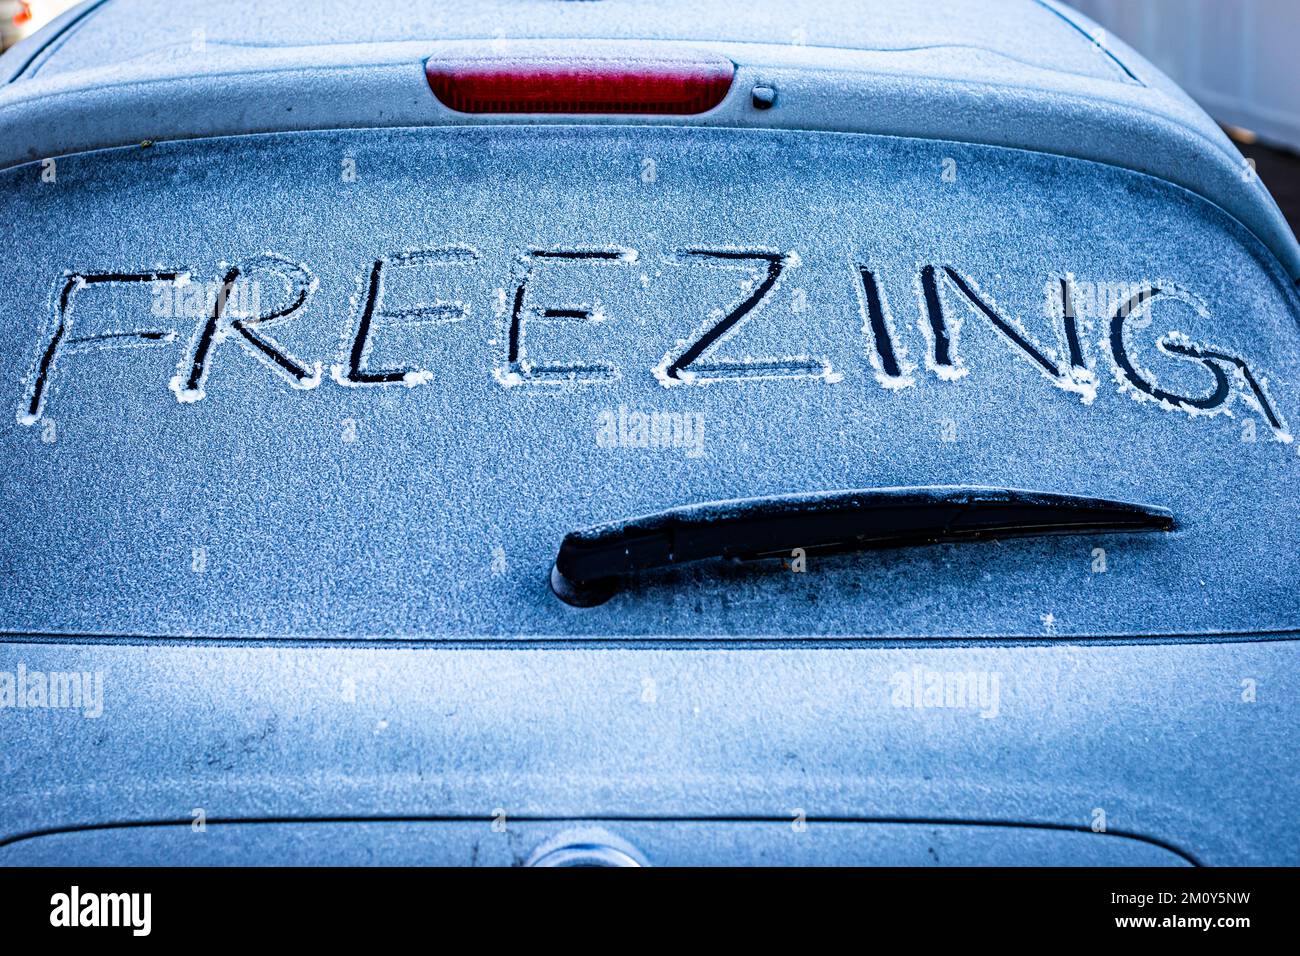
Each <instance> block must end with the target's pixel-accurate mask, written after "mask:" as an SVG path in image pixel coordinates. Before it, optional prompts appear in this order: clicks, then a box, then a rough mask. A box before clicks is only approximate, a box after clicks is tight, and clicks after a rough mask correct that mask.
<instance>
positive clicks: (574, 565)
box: [551, 486, 1174, 607]
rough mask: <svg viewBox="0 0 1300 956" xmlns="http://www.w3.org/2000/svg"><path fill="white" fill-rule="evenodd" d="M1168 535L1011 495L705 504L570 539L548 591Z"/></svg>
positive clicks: (1080, 506) (884, 492) (1111, 516)
mask: <svg viewBox="0 0 1300 956" xmlns="http://www.w3.org/2000/svg"><path fill="white" fill-rule="evenodd" d="M1173 526H1174V518H1173V515H1172V514H1171V513H1170V512H1169V511H1168V510H1166V509H1164V508H1158V507H1154V506H1151V505H1140V504H1131V503H1129V502H1125V501H1110V500H1106V499H1102V498H1080V497H1077V496H1075V495H1058V494H1051V493H1047V492H1041V491H1021V490H1017V489H1013V488H979V487H968V486H934V487H916V488H866V489H859V490H855V491H832V492H820V493H815V494H799V495H784V496H780V497H773V498H746V499H741V500H736V501H710V502H705V503H702V504H695V505H687V506H685V507H681V508H670V509H668V510H666V511H661V512H658V513H657V514H651V515H642V516H640V517H636V518H628V519H625V520H623V521H614V522H611V523H609V524H602V525H596V526H594V527H590V528H584V529H582V530H579V531H572V532H570V533H569V534H567V535H565V537H564V542H563V543H562V544H561V545H560V553H559V554H558V555H557V556H556V558H555V565H554V567H553V568H552V569H551V589H552V590H553V591H554V592H555V594H556V595H557V596H558V597H559V598H560V599H561V600H563V601H565V602H567V603H569V604H572V605H574V606H576V607H592V606H594V605H597V604H602V603H604V602H605V601H607V600H609V598H610V597H612V596H613V595H614V593H615V592H616V591H617V590H618V585H619V579H620V578H621V577H622V576H624V575H628V574H635V573H636V572H638V571H647V570H650V569H652V568H663V567H669V566H673V565H678V564H685V563H686V562H689V561H699V560H702V559H704V558H736V559H740V560H752V559H755V558H766V557H789V556H790V555H791V552H793V551H794V549H795V548H802V549H803V551H804V553H805V554H836V553H842V552H847V551H863V550H868V549H871V548H892V547H899V546H903V545H918V544H938V543H944V542H956V541H978V540H982V539H988V538H1006V537H1024V536H1030V535H1040V534H1081V533H1085V532H1087V533H1101V532H1118V531H1168V530H1170V529H1171V528H1172V527H1173Z"/></svg>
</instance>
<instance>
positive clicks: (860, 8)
mask: <svg viewBox="0 0 1300 956" xmlns="http://www.w3.org/2000/svg"><path fill="white" fill-rule="evenodd" d="M364 6H365V11H364V15H363V16H362V15H358V9H357V6H356V4H355V3H353V2H350V0H325V2H320V0H315V2H311V3H294V4H287V3H286V4H268V3H266V2H265V0H226V2H223V3H221V4H215V5H214V4H210V3H205V2H202V0H125V2H124V0H109V2H108V3H107V4H105V5H103V6H102V7H101V9H99V10H97V11H96V12H95V15H94V25H93V28H92V29H89V30H81V31H76V32H74V33H72V34H71V35H69V36H68V37H66V38H65V39H64V40H63V42H62V43H61V44H60V45H59V47H58V49H57V51H56V52H53V53H51V54H49V55H48V56H46V57H45V58H44V59H43V60H42V61H41V62H39V63H37V64H33V65H32V66H31V67H29V68H28V71H27V72H26V73H25V74H24V76H25V77H30V76H35V75H38V74H39V75H40V76H42V77H46V76H52V75H59V74H65V73H71V72H75V71H78V70H86V69H93V68H98V67H103V66H105V65H110V64H119V63H139V62H148V61H154V62H167V61H169V60H176V59H187V58H188V59H192V58H193V57H194V54H195V53H196V52H197V51H196V49H195V43H196V37H200V36H201V39H202V41H203V43H204V44H205V45H207V44H210V45H211V46H212V47H213V48H214V51H215V52H216V54H217V55H218V56H219V55H221V53H223V52H224V51H226V50H227V49H228V48H239V47H246V46H256V47H262V48H275V47H298V46H330V45H337V44H360V43H389V42H394V41H401V40H411V39H439V40H469V39H492V38H494V37H497V36H500V35H503V34H504V35H506V36H510V37H525V38H533V39H546V38H558V39H627V40H696V41H732V42H739V43H774V44H789V45H792V46H812V47H829V48H843V49H857V50H906V49H915V48H918V47H926V48H935V49H943V48H949V49H976V50H992V51H997V52H999V53H1001V54H1003V55H1005V56H1007V57H1009V58H1012V59H1015V60H1018V61H1020V62H1022V63H1024V64H1026V65H1030V66H1037V67H1042V68H1049V69H1053V70H1059V71H1061V72H1071V73H1076V74H1079V75H1085V76H1093V77H1097V78H1101V79H1107V78H1114V77H1116V76H1123V75H1124V73H1123V70H1122V68H1121V67H1117V66H1116V65H1115V64H1114V63H1113V62H1111V61H1110V60H1109V58H1108V57H1107V56H1106V55H1105V54H1104V52H1102V51H1101V50H1099V49H1098V48H1097V47H1096V45H1095V44H1094V43H1093V42H1092V41H1091V40H1090V39H1089V38H1088V37H1087V36H1085V35H1083V34H1079V33H1076V32H1075V31H1073V30H1072V29H1071V28H1070V27H1069V26H1068V25H1067V24H1066V22H1065V21H1063V20H1062V19H1060V18H1058V17H1057V16H1056V15H1055V14H1054V13H1052V12H1051V8H1050V7H1047V6H1046V5H1045V4H1039V3H1037V0H1011V2H1007V0H994V2H987V0H986V2H978V3H972V2H970V0H926V2H925V3H905V2H903V3H900V2H898V0H867V2H863V0H816V2H803V3H799V2H777V0H747V2H745V3H743V4H741V3H719V2H714V3H707V4H701V3H698V2H695V0H666V2H659V3H655V4H653V5H646V4H643V3H638V2H636V0H602V2H601V3H599V4H596V3H590V4H581V3H571V4H560V3H556V2H554V0H541V2H538V0H531V2H529V0H524V2H520V0H487V2H482V0H476V2H473V3H416V4H412V3H409V2H407V0H367V3H366V4H365V5H364ZM196 31H197V32H196Z"/></svg>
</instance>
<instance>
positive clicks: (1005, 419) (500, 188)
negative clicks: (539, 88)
mask: <svg viewBox="0 0 1300 956" xmlns="http://www.w3.org/2000/svg"><path fill="white" fill-rule="evenodd" d="M46 169H47V167H46V166H43V165H42V164H32V165H29V166H25V167H20V168H16V169H12V170H8V171H5V172H3V173H0V180H2V181H3V183H2V186H0V197H3V198H0V223H2V224H3V234H4V236H5V237H6V238H5V246H6V255H5V257H4V259H3V261H0V279H2V281H0V317H2V324H0V382H3V383H4V384H3V389H4V391H3V399H4V401H5V402H7V403H8V404H9V406H10V408H11V409H12V412H11V414H9V415H6V416H5V420H6V421H7V422H8V424H5V425H3V426H2V427H0V441H2V442H3V454H4V458H5V462H6V465H5V469H4V477H3V485H2V486H0V488H2V493H3V502H2V508H0V515H3V517H2V518H0V521H2V522H3V528H4V546H3V551H2V552H0V565H2V567H3V572H4V578H5V587H4V589H3V597H0V627H3V629H4V630H5V631H6V632H8V633H23V634H33V633H35V634H77V635H113V636H141V635H143V636H150V635H153V636H163V637H165V636H190V635H197V636H210V637H252V638H266V639H274V638H286V637H310V638H322V639H330V638H344V639H358V638H397V639H401V638H408V639H415V638H449V639H459V638H474V637H483V638H496V639H510V638H516V637H534V638H536V637H549V638H560V639H563V638H567V637H594V636H601V637H609V636H614V637H620V636H627V637H638V636H641V637H649V636H654V637H674V638H693V637H723V636H740V637H752V638H765V637H774V638H795V637H804V636H820V637H845V638H875V637H887V638H909V637H956V638H963V637H1030V638H1043V637H1069V636H1147V635H1216V634H1270V633H1278V634H1280V633H1284V632H1287V631H1294V629H1295V628H1297V627H1298V626H1300V612H1298V611H1297V603H1296V601H1295V599H1294V575H1295V570H1296V560H1295V554H1296V553H1297V551H1298V549H1300V530H1297V529H1300V522H1298V521H1297V520H1296V519H1297V517H1298V515H1297V511H1298V506H1297V503H1296V496H1295V493H1294V488H1295V486H1296V478H1297V472H1300V461H1298V456H1297V453H1296V444H1295V443H1294V442H1293V441H1292V440H1291V436H1292V430H1293V425H1294V423H1295V422H1296V421H1297V420H1300V396H1298V395H1297V393H1296V388H1295V383H1296V382H1297V381H1298V380H1300V369H1298V368H1297V352H1296V332H1297V325H1296V322H1297V310H1296V302H1295V292H1294V290H1292V289H1290V288H1289V286H1288V284H1287V283H1286V281H1285V279H1284V278H1283V277H1282V276H1281V273H1280V271H1279V270H1278V269H1277V267H1276V264H1275V263H1274V262H1273V260H1272V259H1271V258H1270V257H1269V255H1268V253H1267V252H1265V251H1264V250H1263V249H1262V247H1260V246H1259V245H1258V243H1257V242H1256V240H1254V239H1253V238H1252V237H1251V236H1250V235H1249V234H1248V233H1246V232H1245V231H1244V230H1243V229H1242V228H1241V227H1240V226H1239V225H1237V224H1236V223H1235V222H1234V221H1233V220H1231V219H1230V218H1229V217H1227V216H1225V215H1224V214H1223V213H1221V212H1220V211H1219V210H1218V209H1216V208H1215V207H1212V206H1210V205H1208V204H1206V203H1204V202H1202V201H1200V200H1198V199H1196V198H1195V197H1193V196H1192V195H1190V194H1189V193H1187V192H1185V191H1183V190H1181V189H1178V188H1176V187H1173V186H1170V185H1167V184H1164V183H1161V182H1158V181H1155V180H1152V179H1149V178H1146V177H1143V176H1141V175H1138V174H1134V173H1129V172H1125V171H1121V170H1117V169H1112V168H1108V167H1102V166H1097V165H1094V164H1089V163H1086V162H1082V161H1076V160H1067V159H1061V158H1054V157H1049V156H1044V155H1039V154H1031V153H1026V152H1018V151H1014V150H1005V149H996V148H988V147H974V146H959V145H955V144H949V143H937V142H926V141H914V140H903V139H892V138H883V137H871V136H857V135H836V134H804V133H782V132H771V131H724V130H684V129H681V130H648V129H646V130H630V129H619V128H612V127H605V128H597V129H579V128H551V129H542V130H529V129H523V128H518V129H491V128H487V129H458V130H436V129H427V130H390V131H354V132H335V133H306V134H284V135H273V136H258V137H241V138H232V139H224V140H208V141H194V142H186V143H164V144H159V145H157V146H154V147H152V148H147V149H141V148H132V149H122V150H112V151H105V152H101V153H93V154H85V155H80V156H73V157H66V158H63V159H60V160H58V161H57V164H56V175H55V176H54V177H53V178H51V177H50V176H48V175H43V173H45V171H46ZM1067 319H1068V320H1069V321H1067ZM1070 330H1073V332H1071V331H1070ZM912 485H985V486H994V487H1002V488H1028V489H1034V490H1039V491H1048V492H1056V493H1066V494H1078V495H1086V496H1095V497H1105V498H1115V499H1120V500H1126V501H1134V502H1140V503H1146V504H1151V505H1156V506H1160V507H1164V508H1168V509H1170V511H1172V512H1173V514H1174V515H1175V517H1176V519H1177V528H1176V530H1174V531H1172V532H1169V533H1161V534H1155V535H1151V534H1147V535H1137V534H1132V535H1107V536H1096V537H1055V538H1044V539H1033V540H1017V541H1004V542H998V543H983V544H963V545H943V546H936V547H929V548H916V549H906V550H896V551H882V552H875V553H871V554H866V555H844V556H837V557H827V558H820V559H809V561H808V562H807V567H806V570H804V571H803V572H802V573H795V572H794V571H793V570H792V569H791V567H788V566H783V565H782V564H781V563H780V562H776V561H767V562H759V563H756V564H743V565H738V566H732V565H729V564H726V563H721V562H704V563H701V564H698V565H692V566H689V567H687V568H683V569H674V570H668V571H662V572H656V573H654V574H650V575H646V576H645V577H644V578H643V579H641V580H638V581H637V582H635V583H634V585H633V586H631V587H629V588H627V589H625V590H623V591H622V592H620V593H619V595H618V596H616V597H615V598H614V599H613V600H611V601H610V602H609V603H608V604H605V605H602V606H600V607H596V608H587V609H575V608H571V607H568V606H566V605H564V604H562V603H560V602H559V601H557V600H556V599H555V598H554V596H553V595H552V594H551V593H550V591H549V588H548V584H547V576H548V572H549V570H550V565H551V562H552V561H553V560H554V558H555V555H556V551H557V549H558V547H559V544H560V541H561V540H562V538H563V537H564V535H565V534H566V533H567V532H569V531H572V530H574V529H576V528H581V527H584V526H587V525H592V524H596V523H600V522H606V521H613V520H617V519H621V518H626V517H630V516H633V515H638V514H646V513H649V512H654V511H658V510H661V509H664V508H668V507H672V506H677V505H687V504H691V503H695V502H704V501H713V500H721V499H729V498H743V497H751V496H758V495H778V494H781V495H786V494H800V493H812V492H819V491H827V490H835V489H845V488H868V487H897V486H912ZM790 564H791V562H787V565H790Z"/></svg>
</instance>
